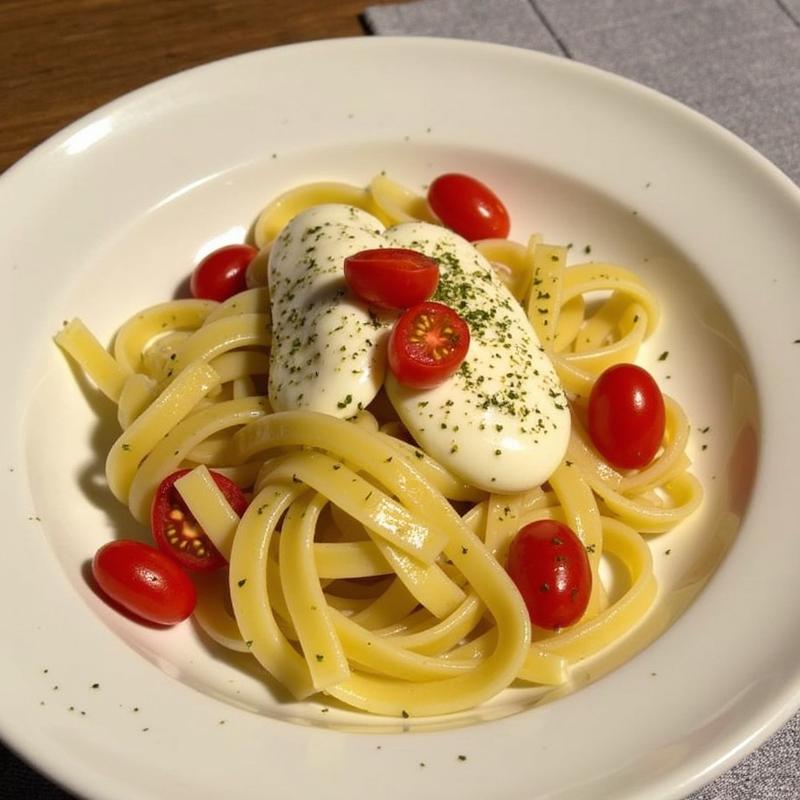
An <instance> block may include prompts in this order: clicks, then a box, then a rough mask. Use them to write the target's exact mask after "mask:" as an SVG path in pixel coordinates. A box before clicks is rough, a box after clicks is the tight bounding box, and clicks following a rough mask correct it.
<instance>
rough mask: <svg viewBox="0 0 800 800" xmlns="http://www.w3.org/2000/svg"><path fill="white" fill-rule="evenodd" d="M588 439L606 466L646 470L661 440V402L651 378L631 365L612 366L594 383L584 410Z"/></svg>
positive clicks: (648, 374)
mask: <svg viewBox="0 0 800 800" xmlns="http://www.w3.org/2000/svg"><path fill="white" fill-rule="evenodd" d="M587 423H588V427H589V436H591V438H592V442H593V443H594V446H595V447H596V448H597V449H598V451H599V452H600V454H601V455H602V456H603V458H605V459H606V460H607V461H608V463H609V464H611V465H612V466H614V467H619V468H620V469H640V468H641V467H645V466H647V465H648V464H649V463H650V462H651V461H652V460H653V456H654V455H655V454H656V452H658V448H659V447H660V446H661V442H662V440H663V439H664V426H665V414H664V398H663V397H662V396H661V391H660V389H659V388H658V385H657V384H656V382H655V381H654V380H653V376H652V375H651V374H650V373H649V372H648V371H647V370H645V369H642V368H641V367H637V366H636V365H635V364H616V365H614V366H613V367H609V368H608V369H607V370H606V371H605V372H603V373H602V375H600V377H599V378H598V379H597V380H596V381H595V383H594V386H593V387H592V391H591V393H590V394H589V407H588V410H587Z"/></svg>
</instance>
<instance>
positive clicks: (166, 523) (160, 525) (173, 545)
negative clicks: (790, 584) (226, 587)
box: [150, 469, 247, 572]
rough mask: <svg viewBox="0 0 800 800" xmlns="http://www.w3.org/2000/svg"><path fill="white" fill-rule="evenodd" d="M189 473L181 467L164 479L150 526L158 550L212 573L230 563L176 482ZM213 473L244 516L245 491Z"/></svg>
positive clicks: (226, 497) (216, 480)
mask: <svg viewBox="0 0 800 800" xmlns="http://www.w3.org/2000/svg"><path fill="white" fill-rule="evenodd" d="M188 472H189V470H188V469H179V470H177V471H176V472H173V473H172V474H171V475H168V476H167V477H166V478H164V480H163V481H161V483H160V484H159V487H158V489H157V490H156V494H155V497H154V498H153V504H152V506H151V508H150V528H151V530H152V532H153V538H154V539H155V541H156V544H157V545H158V547H159V549H160V550H161V551H162V552H163V553H166V554H167V555H168V556H170V557H172V558H174V559H175V561H177V562H178V563H179V564H180V565H181V566H182V567H185V568H186V569H189V570H193V571H195V572H210V571H212V570H215V569H219V568H220V567H224V566H225V564H226V563H227V562H226V561H225V559H224V558H223V556H222V554H221V553H220V552H219V550H217V548H216V547H214V544H213V542H212V541H211V539H209V538H208V536H207V535H206V533H205V531H203V529H202V528H201V527H200V526H199V525H198V524H197V520H195V518H194V517H193V516H192V514H191V512H190V511H189V509H188V508H187V506H186V503H184V502H183V499H182V498H181V496H180V494H179V493H178V490H177V489H176V488H175V481H177V480H178V478H182V477H183V476H184V475H186V474H187V473H188ZM211 476H212V477H213V478H214V483H216V484H217V486H218V487H219V488H220V489H221V490H222V493H223V494H224V495H225V499H226V500H227V501H228V502H229V503H230V504H231V507H232V508H233V510H234V511H235V512H236V513H237V514H238V515H239V516H240V517H241V516H242V514H244V511H245V509H246V508H247V498H246V497H245V496H244V493H243V492H242V490H241V489H240V488H239V487H238V486H237V485H236V484H235V483H234V482H233V481H231V480H229V479H228V478H226V477H225V476H224V475H220V474H219V473H218V472H213V471H212V472H211ZM172 539H174V541H171V540H172ZM182 542H186V544H185V545H184V546H183V547H181V546H180V545H181V543H182ZM194 542H199V545H194Z"/></svg>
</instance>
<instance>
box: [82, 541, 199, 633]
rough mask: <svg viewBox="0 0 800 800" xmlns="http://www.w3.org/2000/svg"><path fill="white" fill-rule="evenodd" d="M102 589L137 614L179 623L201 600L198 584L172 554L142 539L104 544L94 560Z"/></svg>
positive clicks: (96, 576)
mask: <svg viewBox="0 0 800 800" xmlns="http://www.w3.org/2000/svg"><path fill="white" fill-rule="evenodd" d="M92 574H93V575H94V578H95V580H96V581H97V583H98V585H99V586H100V588H101V589H102V590H103V591H104V592H105V593H106V594H107V595H108V596H109V597H110V598H111V599H112V600H113V601H114V602H116V603H118V604H119V605H121V606H122V607H123V608H125V609H127V610H128V611H130V612H131V613H132V614H135V615H136V616H137V617H141V618H142V619H145V620H147V621H148V622H155V623H157V624H159V625H175V624H176V623H177V622H181V621H182V620H184V619H186V618H187V617H189V616H190V615H191V614H192V612H193V611H194V607H195V604H196V602H197V593H196V591H195V588H194V584H193V583H192V582H191V581H190V580H189V577H188V576H187V575H186V573H185V572H184V571H183V570H182V569H181V568H180V567H179V566H178V565H177V564H176V563H175V561H174V560H173V559H171V558H170V557H169V556H167V555H164V553H162V552H161V551H160V550H157V549H156V548H155V547H150V546H149V545H146V544H142V542H135V541H132V540H130V539H120V540H118V541H115V542H109V543H108V544H104V545H103V546H102V547H101V548H100V549H99V550H98V551H97V552H96V553H95V556H94V559H93V560H92Z"/></svg>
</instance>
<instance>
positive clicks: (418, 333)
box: [389, 303, 469, 389]
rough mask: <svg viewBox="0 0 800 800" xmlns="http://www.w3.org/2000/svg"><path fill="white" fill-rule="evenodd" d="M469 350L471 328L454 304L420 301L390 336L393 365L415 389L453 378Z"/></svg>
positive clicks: (410, 309) (406, 383)
mask: <svg viewBox="0 0 800 800" xmlns="http://www.w3.org/2000/svg"><path fill="white" fill-rule="evenodd" d="M468 349H469V327H468V326H467V323H466V322H464V320H463V319H461V317H460V316H459V315H458V314H457V313H456V312H455V311H453V309H452V308H450V306H446V305H443V304H442V303H419V304H418V305H416V306H412V307H411V308H409V309H408V310H407V311H405V312H403V314H401V315H400V318H399V319H398V320H397V322H395V324H394V327H393V328H392V333H391V335H390V336H389V368H390V369H391V370H392V372H393V373H394V375H395V377H396V378H397V380H398V381H399V382H400V383H402V384H403V385H405V386H410V387H412V388H414V389H430V388H431V387H433V386H438V385H439V384H440V383H441V382H442V381H444V380H445V379H446V378H449V377H450V376H451V375H452V374H453V373H454V372H455V371H456V370H457V369H458V368H459V366H460V365H461V362H462V361H463V360H464V358H465V356H466V355H467V350H468Z"/></svg>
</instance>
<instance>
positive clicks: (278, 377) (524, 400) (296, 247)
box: [269, 205, 570, 493]
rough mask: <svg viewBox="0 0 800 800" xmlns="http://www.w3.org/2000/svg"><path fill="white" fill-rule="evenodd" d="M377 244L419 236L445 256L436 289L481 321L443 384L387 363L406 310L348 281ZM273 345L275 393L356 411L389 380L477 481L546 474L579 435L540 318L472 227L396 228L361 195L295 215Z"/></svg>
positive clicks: (507, 484) (520, 486) (285, 246)
mask: <svg viewBox="0 0 800 800" xmlns="http://www.w3.org/2000/svg"><path fill="white" fill-rule="evenodd" d="M375 247H407V248H410V249H413V250H417V251H419V252H422V253H425V254H426V255H429V256H431V257H432V258H434V259H436V261H437V262H438V263H439V270H440V271H439V287H438V289H437V291H436V294H435V295H434V297H433V299H434V300H437V301H439V302H442V303H445V304H446V305H449V306H451V307H452V308H454V309H455V310H456V311H457V312H458V313H459V314H460V315H461V316H462V317H463V318H464V319H465V320H466V322H467V324H468V325H469V328H470V347H469V351H468V353H467V356H466V358H465V360H464V362H463V364H462V365H461V367H460V369H459V370H458V371H457V372H456V373H455V374H454V375H453V376H452V377H450V378H448V379H447V380H445V381H444V382H443V383H441V384H439V385H438V386H436V387H434V388H432V389H426V390H419V389H411V388H408V387H406V386H403V385H401V384H400V383H398V381H397V380H396V379H395V378H394V376H393V375H392V374H391V373H389V374H388V375H387V374H386V366H385V364H386V354H385V348H386V341H387V339H388V334H389V331H390V329H391V325H392V323H393V321H394V316H395V315H391V314H386V313H384V314H383V315H379V314H378V313H376V312H373V311H372V310H370V309H369V307H367V306H366V305H365V304H363V303H361V302H360V301H358V300H357V299H355V298H353V297H352V295H351V294H350V293H349V292H348V291H347V288H346V285H345V283H344V272H343V262H344V258H345V257H346V256H348V255H351V254H353V253H357V252H359V251H361V250H366V249H370V248H375ZM269 283H270V294H271V297H272V313H273V346H272V355H271V365H270V401H271V402H272V405H273V407H274V408H275V409H276V410H287V409H290V408H308V409H311V410H315V411H321V412H323V413H327V414H332V415H334V416H338V417H350V416H352V415H353V414H355V413H356V411H357V410H358V409H360V408H364V407H366V406H367V405H368V404H369V402H370V401H371V400H372V399H373V398H374V396H375V395H376V394H377V392H378V390H379V389H380V387H381V385H383V384H384V382H385V386H386V393H387V395H388V397H389V399H390V401H391V403H392V405H393V406H394V408H395V410H396V411H397V414H398V416H399V417H400V418H401V420H402V421H403V423H404V425H405V426H406V427H407V428H408V430H409V432H410V433H411V434H412V436H413V437H414V439H415V440H416V441H417V442H418V444H419V445H420V446H421V447H422V448H423V449H424V450H425V452H426V453H428V454H429V455H430V456H431V457H432V458H434V459H436V460H437V461H439V462H440V463H441V464H443V465H444V466H445V467H447V468H448V469H450V470H451V471H453V472H454V473H456V474H457V475H459V476H461V477H462V478H463V479H464V480H466V481H468V482H469V483H471V484H473V485H475V486H478V487H480V488H483V489H486V490H487V491H492V492H498V493H503V492H517V491H523V490H525V489H528V488H531V487H533V486H537V485H539V484H541V483H542V482H544V481H545V480H546V479H547V478H548V477H549V475H551V474H552V472H553V471H554V470H555V469H556V467H557V466H558V464H559V463H560V462H561V460H562V459H563V457H564V454H565V452H566V448H567V441H568V439H569V430H570V416H569V410H568V406H567V399H566V396H565V394H564V391H563V389H562V387H561V385H560V384H559V381H558V378H557V376H556V374H555V370H554V368H553V366H552V363H551V362H550V360H549V358H548V357H547V355H546V354H545V352H544V348H542V346H541V344H540V343H539V341H538V339H537V337H536V334H535V333H534V331H533V329H532V328H531V325H530V323H529V322H528V319H527V317H526V316H525V312H524V311H523V309H522V307H521V306H520V305H519V303H518V302H517V301H516V300H515V299H514V298H513V297H512V295H511V294H510V293H509V291H508V290H507V289H506V287H505V286H504V285H503V283H502V282H501V281H500V279H499V278H498V277H497V276H496V275H495V272H494V270H493V269H492V267H491V265H490V264H489V263H488V261H486V259H485V258H484V257H483V256H482V255H481V254H480V253H478V251H477V250H475V248H474V247H472V245H471V244H470V243H469V242H467V241H466V240H464V239H462V238H461V237H460V236H458V235H456V234H454V233H453V232H451V231H449V230H447V229H446V228H441V227H439V226H437V225H431V224H428V223H425V222H411V223H404V224H402V225H398V226H396V227H394V228H391V229H389V230H388V231H384V230H383V226H382V225H381V223H380V222H379V221H378V220H377V219H375V218H374V217H372V216H371V215H369V214H367V213H366V212H363V211H360V210H358V209H355V208H351V207H349V206H336V205H328V206H317V207H315V208H312V209H310V210H308V211H305V212H303V213H302V214H300V215H298V216H297V217H295V219H294V220H292V222H290V223H289V224H288V225H287V226H286V228H284V230H283V232H282V233H281V235H280V236H279V237H278V239H277V240H276V241H275V244H274V245H273V249H272V254H271V257H270V274H269Z"/></svg>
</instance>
